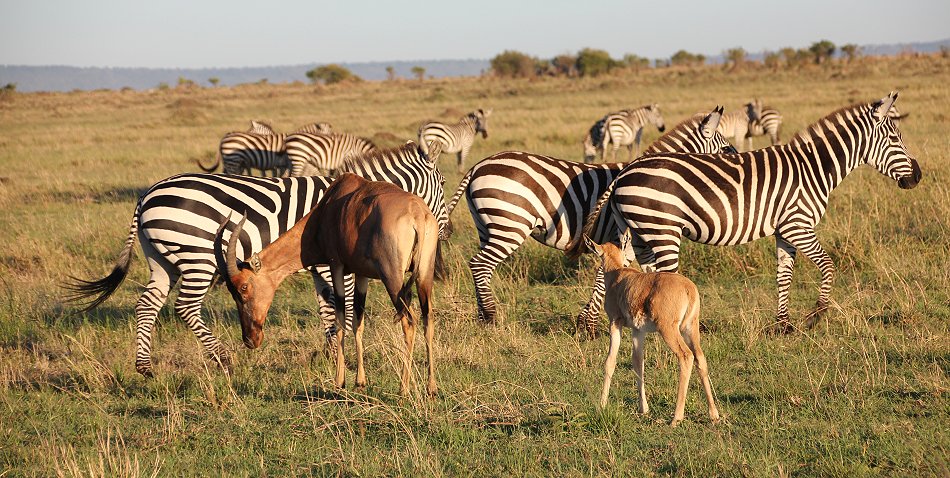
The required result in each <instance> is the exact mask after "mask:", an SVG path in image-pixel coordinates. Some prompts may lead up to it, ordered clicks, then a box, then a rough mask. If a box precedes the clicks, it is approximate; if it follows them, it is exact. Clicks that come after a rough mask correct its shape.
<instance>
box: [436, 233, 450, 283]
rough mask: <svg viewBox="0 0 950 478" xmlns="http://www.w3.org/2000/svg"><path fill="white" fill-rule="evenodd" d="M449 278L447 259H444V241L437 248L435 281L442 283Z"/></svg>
mask: <svg viewBox="0 0 950 478" xmlns="http://www.w3.org/2000/svg"><path fill="white" fill-rule="evenodd" d="M448 276H449V270H448V268H447V267H446V266H445V259H444V258H443V257H442V241H439V242H438V244H437V245H436V246H435V280H437V281H439V282H442V281H444V280H445V279H446V278H447V277H448Z"/></svg>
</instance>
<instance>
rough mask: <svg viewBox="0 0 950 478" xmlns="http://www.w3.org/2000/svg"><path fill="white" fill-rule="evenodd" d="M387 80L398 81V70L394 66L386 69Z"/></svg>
mask: <svg viewBox="0 0 950 478" xmlns="http://www.w3.org/2000/svg"><path fill="white" fill-rule="evenodd" d="M386 79H387V80H389V81H393V80H395V79H396V69H395V68H393V67H392V66H387V67H386Z"/></svg>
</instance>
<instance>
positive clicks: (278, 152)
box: [218, 133, 287, 174]
mask: <svg viewBox="0 0 950 478" xmlns="http://www.w3.org/2000/svg"><path fill="white" fill-rule="evenodd" d="M285 136H286V135H283V134H273V135H261V134H254V133H228V134H227V135H225V136H224V138H222V139H221V144H220V146H219V147H218V151H219V154H220V156H221V161H222V162H223V163H224V172H225V173H227V174H251V169H252V168H253V169H259V170H261V171H262V172H263V171H265V170H271V171H275V170H277V169H286V167H287V156H286V155H285V154H284V138H285Z"/></svg>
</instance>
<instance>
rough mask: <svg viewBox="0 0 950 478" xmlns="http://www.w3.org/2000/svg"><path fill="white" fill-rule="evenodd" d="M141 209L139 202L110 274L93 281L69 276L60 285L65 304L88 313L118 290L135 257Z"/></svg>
mask: <svg viewBox="0 0 950 478" xmlns="http://www.w3.org/2000/svg"><path fill="white" fill-rule="evenodd" d="M141 207H142V203H141V202H139V203H138V204H137V205H136V206H135V214H134V215H133V216H132V223H131V224H130V225H129V235H128V237H127V238H126V239H125V248H124V249H122V252H120V253H119V257H118V259H116V261H115V266H114V267H113V268H112V272H110V273H109V275H107V276H105V277H103V278H101V279H94V280H84V279H78V278H76V277H74V276H69V278H68V279H67V280H66V281H65V282H64V283H63V284H62V285H61V287H62V288H63V289H65V290H66V291H67V294H66V296H65V299H66V301H67V302H74V303H78V304H80V305H81V306H82V311H83V312H88V311H90V310H92V309H95V308H96V307H98V306H99V305H100V304H102V303H103V302H105V301H106V299H108V298H109V296H111V295H112V293H113V292H115V291H116V289H118V288H119V285H121V284H122V281H124V280H125V276H126V275H127V274H128V273H129V266H130V265H131V264H132V258H133V257H134V256H135V254H134V250H133V247H135V234H136V232H138V226H139V212H140V211H141Z"/></svg>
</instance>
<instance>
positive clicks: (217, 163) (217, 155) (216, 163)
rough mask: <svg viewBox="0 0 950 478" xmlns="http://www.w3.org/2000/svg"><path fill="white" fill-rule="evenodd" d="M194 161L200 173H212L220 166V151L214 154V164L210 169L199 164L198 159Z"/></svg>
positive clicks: (199, 160)
mask: <svg viewBox="0 0 950 478" xmlns="http://www.w3.org/2000/svg"><path fill="white" fill-rule="evenodd" d="M194 160H195V164H197V165H198V167H199V168H201V170H202V171H204V172H206V173H213V172H214V171H215V170H217V169H218V166H220V165H221V149H218V152H217V153H215V154H214V164H212V165H211V166H210V167H209V166H205V165H204V164H201V159H200V158H194Z"/></svg>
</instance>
